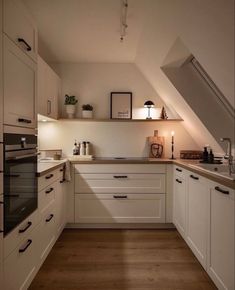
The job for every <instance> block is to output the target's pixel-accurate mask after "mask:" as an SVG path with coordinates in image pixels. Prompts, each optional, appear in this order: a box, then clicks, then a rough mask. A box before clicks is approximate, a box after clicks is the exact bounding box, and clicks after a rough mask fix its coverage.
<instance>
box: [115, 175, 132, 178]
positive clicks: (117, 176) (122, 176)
mask: <svg viewBox="0 0 235 290" xmlns="http://www.w3.org/2000/svg"><path fill="white" fill-rule="evenodd" d="M113 178H128V176H127V175H114V176H113Z"/></svg>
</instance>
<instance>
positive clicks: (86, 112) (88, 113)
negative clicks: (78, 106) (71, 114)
mask: <svg viewBox="0 0 235 290" xmlns="http://www.w3.org/2000/svg"><path fill="white" fill-rule="evenodd" d="M82 117H83V118H86V119H91V118H92V117H93V107H92V106H91V105H89V104H86V105H82Z"/></svg>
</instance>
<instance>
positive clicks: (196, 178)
mask: <svg viewBox="0 0 235 290" xmlns="http://www.w3.org/2000/svg"><path fill="white" fill-rule="evenodd" d="M190 177H191V178H192V179H195V180H198V179H199V177H197V176H194V175H192V174H191V175H190Z"/></svg>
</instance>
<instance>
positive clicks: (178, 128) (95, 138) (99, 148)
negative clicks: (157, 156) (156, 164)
mask: <svg viewBox="0 0 235 290" xmlns="http://www.w3.org/2000/svg"><path fill="white" fill-rule="evenodd" d="M38 130H39V147H40V149H63V153H64V155H66V156H69V155H72V147H73V143H74V139H77V140H78V141H80V142H81V141H90V142H91V143H92V144H93V147H94V154H95V156H97V157H114V156H116V157H117V156H120V157H147V156H148V146H147V139H146V138H147V137H148V136H152V135H153V132H154V130H159V135H160V136H165V149H166V157H169V156H171V155H170V154H171V152H170V150H171V131H172V130H174V131H175V153H176V156H179V150H181V149H198V147H197V145H196V144H195V142H194V141H193V139H192V138H191V136H190V135H189V134H188V133H187V132H186V130H185V129H184V127H183V126H182V124H181V123H180V122H169V123H163V122H158V123H131V122H125V123H121V122H86V121H85V122H84V121H82V122H77V121H57V122H51V123H39V126H38Z"/></svg>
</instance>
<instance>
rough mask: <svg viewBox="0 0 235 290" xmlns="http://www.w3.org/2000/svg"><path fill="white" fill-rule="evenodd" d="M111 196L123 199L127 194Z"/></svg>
mask: <svg viewBox="0 0 235 290" xmlns="http://www.w3.org/2000/svg"><path fill="white" fill-rule="evenodd" d="M113 198H116V199H125V198H127V195H114V196H113Z"/></svg>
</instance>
